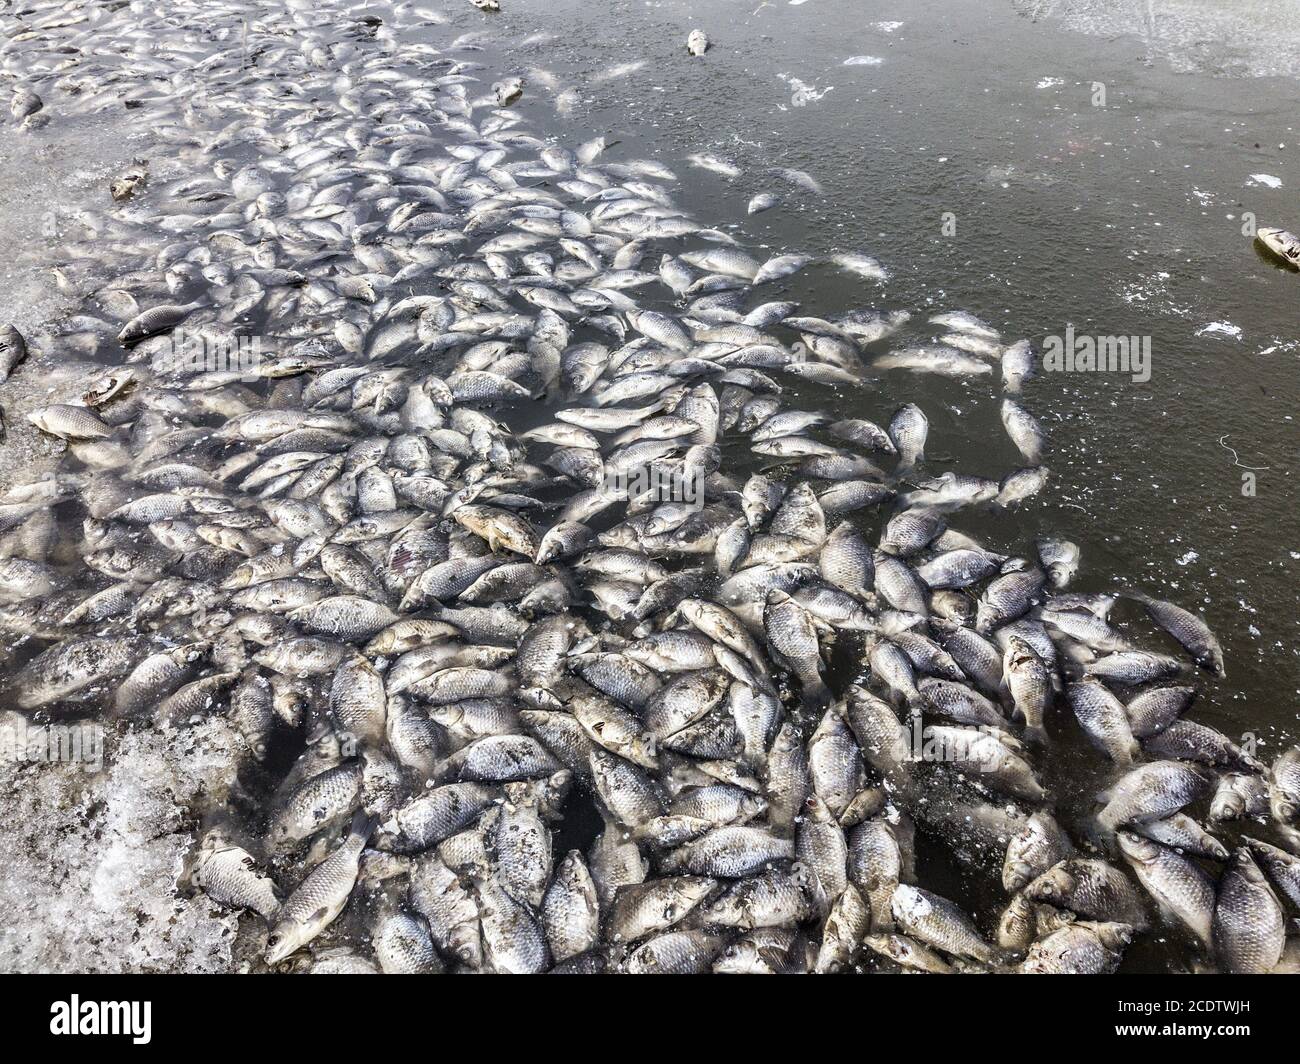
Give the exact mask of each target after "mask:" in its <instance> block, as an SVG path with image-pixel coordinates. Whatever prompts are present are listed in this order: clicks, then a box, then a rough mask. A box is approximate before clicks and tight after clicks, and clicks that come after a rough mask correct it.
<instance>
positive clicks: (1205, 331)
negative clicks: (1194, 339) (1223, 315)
mask: <svg viewBox="0 0 1300 1064" xmlns="http://www.w3.org/2000/svg"><path fill="white" fill-rule="evenodd" d="M1196 335H1197V336H1230V337H1232V339H1234V340H1240V339H1241V326H1240V325H1233V324H1232V322H1230V321H1212V322H1210V323H1209V324H1208V325H1202V326H1201V327H1200V328H1199V329H1197V330H1196Z"/></svg>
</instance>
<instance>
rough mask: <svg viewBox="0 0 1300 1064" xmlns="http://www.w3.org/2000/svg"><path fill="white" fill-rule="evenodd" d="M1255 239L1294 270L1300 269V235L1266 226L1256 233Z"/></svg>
mask: <svg viewBox="0 0 1300 1064" xmlns="http://www.w3.org/2000/svg"><path fill="white" fill-rule="evenodd" d="M1255 240H1256V242H1257V243H1259V244H1260V245H1261V246H1263V247H1264V248H1265V249H1266V250H1267V251H1268V252H1270V253H1271V254H1272V255H1273V256H1274V257H1276V258H1278V259H1281V260H1282V261H1283V262H1284V263H1286V264H1287V265H1288V266H1290V267H1291V268H1292V269H1294V270H1300V237H1297V236H1295V234H1293V233H1288V232H1287V231H1286V230H1285V229H1274V228H1272V227H1270V226H1264V227H1263V228H1261V229H1259V230H1257V231H1256V233H1255Z"/></svg>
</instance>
